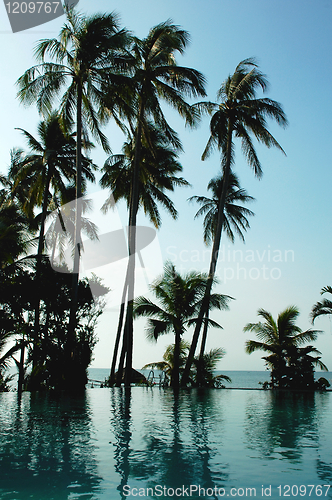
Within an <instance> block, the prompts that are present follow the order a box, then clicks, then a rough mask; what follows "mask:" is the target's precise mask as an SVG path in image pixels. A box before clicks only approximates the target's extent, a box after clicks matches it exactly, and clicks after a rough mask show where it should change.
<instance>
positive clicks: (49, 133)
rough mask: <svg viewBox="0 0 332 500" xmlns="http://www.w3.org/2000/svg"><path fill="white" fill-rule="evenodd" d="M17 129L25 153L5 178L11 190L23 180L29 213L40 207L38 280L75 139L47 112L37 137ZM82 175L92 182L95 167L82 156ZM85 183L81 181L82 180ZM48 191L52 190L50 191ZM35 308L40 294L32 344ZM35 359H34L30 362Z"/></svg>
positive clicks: (69, 176)
mask: <svg viewBox="0 0 332 500" xmlns="http://www.w3.org/2000/svg"><path fill="white" fill-rule="evenodd" d="M18 130H20V131H21V132H22V133H23V135H24V137H25V138H26V140H27V143H28V146H29V149H30V151H29V153H28V154H26V155H25V156H24V157H23V159H22V161H21V162H15V163H14V164H12V165H11V168H10V169H9V174H8V175H9V177H10V178H12V179H13V181H14V185H13V191H14V194H15V190H16V189H17V190H19V189H20V184H21V183H24V185H25V187H26V188H27V198H26V200H25V202H24V204H23V210H24V211H25V212H26V213H27V214H32V213H33V211H34V207H35V206H40V207H41V213H40V215H39V216H38V217H37V218H36V219H38V222H39V224H40V228H39V238H38V250H37V260H36V277H35V279H36V281H37V282H38V280H39V275H40V266H41V255H42V253H43V251H44V233H45V220H46V216H47V210H48V206H49V203H50V200H51V198H52V195H53V197H54V195H56V194H57V193H62V194H64V193H65V192H66V189H67V186H66V182H67V183H68V182H72V181H73V180H74V178H75V162H76V142H75V140H74V138H73V136H72V135H70V134H67V133H64V132H63V130H62V129H61V126H60V121H59V115H58V113H56V112H53V113H51V114H50V115H49V116H48V118H47V119H45V120H43V121H41V122H40V123H39V125H38V135H39V139H37V138H35V137H34V136H33V135H31V134H30V133H29V132H27V131H26V130H23V129H18ZM82 167H83V169H82V170H83V175H84V178H85V177H86V178H88V179H89V180H90V181H94V175H93V172H92V169H96V166H95V165H94V164H93V163H92V161H91V160H89V159H88V158H86V157H83V158H82ZM84 180H85V179H84ZM84 185H85V182H84ZM50 191H53V193H52V194H51V193H50ZM36 290H38V287H36ZM39 309H40V297H38V296H37V297H36V308H35V345H37V344H38V337H39V329H40V327H39ZM35 362H36V359H34V364H35Z"/></svg>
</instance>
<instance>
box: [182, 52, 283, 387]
mask: <svg viewBox="0 0 332 500" xmlns="http://www.w3.org/2000/svg"><path fill="white" fill-rule="evenodd" d="M267 87H268V82H267V79H266V77H265V76H264V75H263V73H261V71H260V70H259V69H258V66H257V63H256V61H255V60H254V59H245V60H243V61H241V62H240V63H239V64H238V66H237V67H236V69H235V72H234V73H233V75H230V76H229V77H228V78H227V79H226V80H225V81H224V82H223V84H222V85H221V87H220V89H219V91H218V94H217V97H218V99H219V101H220V102H219V103H216V104H214V103H199V104H197V107H198V108H199V109H200V110H203V109H205V110H207V111H208V112H209V113H210V114H212V118H211V122H210V138H209V140H208V143H207V145H206V148H205V150H204V152H203V155H202V159H203V160H204V159H206V158H207V157H208V156H209V155H210V154H211V152H212V150H213V149H214V148H217V149H218V150H219V151H220V152H221V169H222V175H223V189H222V192H221V195H220V198H219V205H218V219H217V224H216V229H215V234H214V240H213V247H212V253H211V262H210V269H209V282H208V285H207V287H206V293H205V298H204V301H203V303H202V309H201V311H200V314H199V318H200V319H199V321H198V322H197V325H196V329H195V333H194V336H193V341H192V345H191V349H190V353H189V356H188V361H187V366H186V368H185V371H184V374H183V384H184V385H185V384H186V378H187V376H188V373H189V370H190V365H191V363H192V360H193V357H194V354H195V350H196V346H197V342H198V337H199V334H200V330H201V327H202V322H203V318H204V316H205V314H206V311H207V308H208V302H209V293H210V289H211V283H212V279H213V277H214V274H215V271H216V266H217V261H218V252H219V248H220V241H221V233H222V229H223V221H224V209H225V203H226V197H227V190H228V186H229V177H230V173H231V167H232V165H234V163H235V154H234V153H235V144H234V138H239V139H240V141H241V146H242V151H243V153H244V155H245V157H246V159H247V162H248V163H249V166H250V167H251V168H252V169H253V171H254V174H255V175H256V176H257V177H261V176H262V167H261V164H260V161H259V159H258V156H257V153H256V150H255V148H254V144H253V137H254V138H256V139H257V141H258V142H260V143H262V144H264V145H265V146H267V147H268V148H270V147H272V146H274V147H277V148H278V149H279V150H281V151H283V149H282V147H281V146H280V144H279V143H278V142H277V141H276V139H275V138H274V137H273V135H272V134H271V133H270V132H269V131H268V129H267V123H266V118H271V119H273V120H275V121H276V122H277V123H278V124H279V125H281V126H283V127H284V126H286V125H287V119H286V116H285V113H284V112H283V109H282V106H281V105H280V104H279V103H278V102H276V101H273V100H272V99H268V98H257V90H259V89H260V90H262V91H263V92H265V91H266V89H267Z"/></svg>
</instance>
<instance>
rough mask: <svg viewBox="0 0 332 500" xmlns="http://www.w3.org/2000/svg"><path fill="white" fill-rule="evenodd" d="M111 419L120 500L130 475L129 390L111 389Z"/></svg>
mask: <svg viewBox="0 0 332 500" xmlns="http://www.w3.org/2000/svg"><path fill="white" fill-rule="evenodd" d="M111 401H112V410H113V411H112V417H111V424H112V428H113V432H114V434H115V439H116V442H115V451H114V460H115V470H116V472H118V473H119V474H120V477H121V481H120V484H119V486H118V487H117V490H118V491H120V496H121V498H122V499H124V498H126V496H125V495H124V492H123V487H124V486H125V485H127V484H128V478H129V474H130V463H129V455H130V449H129V444H130V440H131V436H132V433H131V430H130V427H131V413H130V411H131V388H130V387H127V388H125V389H122V388H119V389H118V388H116V389H115V388H113V389H111Z"/></svg>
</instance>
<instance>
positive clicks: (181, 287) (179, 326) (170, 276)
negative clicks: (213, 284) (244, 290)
mask: <svg viewBox="0 0 332 500" xmlns="http://www.w3.org/2000/svg"><path fill="white" fill-rule="evenodd" d="M206 280H207V276H206V275H204V274H200V273H197V272H190V273H187V274H186V275H184V276H181V275H180V274H179V273H178V272H177V271H176V269H175V266H174V264H172V263H171V262H166V264H165V266H164V275H163V276H162V277H160V278H159V279H157V280H156V281H155V282H154V283H153V284H152V285H151V291H152V292H153V293H154V295H155V296H156V298H157V299H158V302H159V304H160V305H159V304H155V303H153V302H152V301H151V300H149V299H147V298H145V297H138V298H137V299H135V301H134V316H135V317H139V316H145V317H148V318H149V319H148V325H147V328H146V333H147V337H148V338H149V339H151V340H157V339H158V337H159V336H160V335H164V334H166V333H170V332H173V333H174V335H175V347H174V368H173V374H172V381H171V385H172V386H173V387H174V388H178V386H179V370H180V341H181V338H182V335H183V334H184V332H185V331H186V329H187V327H189V326H191V325H193V324H195V322H196V321H197V317H196V315H197V312H198V311H199V308H200V306H201V302H202V298H203V296H204V290H205V288H206ZM229 299H230V297H228V296H225V295H221V294H211V300H210V303H209V308H210V309H214V308H217V309H227V307H228V306H227V303H228V300H229ZM206 321H208V323H209V325H210V326H214V327H216V328H221V327H220V325H219V324H218V323H216V322H215V321H213V320H211V319H210V318H207V320H206Z"/></svg>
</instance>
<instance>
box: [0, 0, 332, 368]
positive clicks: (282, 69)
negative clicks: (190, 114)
mask: <svg viewBox="0 0 332 500" xmlns="http://www.w3.org/2000/svg"><path fill="white" fill-rule="evenodd" d="M78 9H79V10H80V11H82V12H84V13H87V14H92V13H96V12H111V11H116V12H117V13H118V14H119V15H120V20H121V25H122V26H125V27H127V28H128V29H130V30H131V31H133V32H134V33H135V35H136V36H138V37H145V36H146V35H147V33H148V31H149V29H150V28H151V27H152V26H154V25H156V24H158V23H160V22H162V21H165V20H166V19H169V18H170V19H172V20H173V21H174V23H175V24H177V25H180V26H182V27H183V28H184V29H186V30H187V31H188V32H189V33H190V36H191V43H190V46H189V47H188V49H187V51H186V53H185V55H184V56H183V57H180V58H178V63H179V64H182V65H186V66H188V67H193V68H195V69H197V70H199V71H201V72H202V73H203V74H204V75H205V77H206V79H207V92H208V97H207V99H208V100H211V101H215V99H216V93H217V90H218V89H219V87H220V85H221V83H222V82H223V81H224V80H225V79H226V78H227V76H228V75H229V74H231V73H233V72H234V70H235V67H236V66H237V64H238V63H239V62H240V61H241V60H243V59H246V58H248V57H255V58H256V59H257V61H258V64H259V68H260V69H261V71H262V72H263V73H265V74H266V75H267V78H268V80H269V82H270V87H269V90H268V92H267V94H266V96H267V97H270V98H271V99H274V100H276V101H278V102H280V103H281V104H282V106H283V109H284V111H285V113H286V115H287V118H288V121H289V126H288V127H287V128H286V129H282V128H280V127H278V126H277V125H276V124H274V123H272V122H270V123H269V130H270V131H271V132H272V133H273V135H274V136H275V137H276V139H277V140H278V142H279V143H280V144H281V146H282V147H283V149H284V151H285V152H286V155H283V154H282V153H281V152H280V151H278V150H276V149H275V150H273V149H267V148H264V147H262V146H259V145H258V146H257V152H258V156H259V158H260V161H261V164H262V167H263V172H264V175H263V178H262V179H261V180H258V179H257V178H255V177H254V174H253V172H252V171H251V170H250V167H249V166H248V165H247V164H246V162H245V159H244V158H243V156H242V153H241V147H240V144H238V143H236V142H235V145H236V150H235V151H236V161H235V171H236V173H237V175H238V176H239V179H240V183H241V186H242V187H243V188H245V189H246V190H247V192H248V194H250V195H251V196H253V197H254V198H255V199H256V201H255V202H254V203H253V204H251V205H250V206H249V208H250V209H251V210H253V211H254V212H255V217H253V218H251V220H250V225H251V228H250V230H248V232H247V234H246V238H245V239H246V242H245V244H243V243H242V242H241V241H239V240H236V242H235V244H232V243H231V242H230V241H229V240H227V238H226V236H224V237H223V239H222V243H221V252H220V258H219V264H218V277H219V281H220V282H219V285H218V286H217V287H216V289H215V290H216V291H218V292H220V293H224V294H226V295H229V296H231V297H233V298H234V300H231V301H230V307H229V310H228V311H222V312H219V311H218V312H213V313H211V317H212V318H213V319H215V320H216V321H218V322H219V323H220V324H221V325H222V326H223V329H222V330H212V329H211V330H210V332H209V335H208V342H207V348H208V349H210V348H215V347H223V348H224V349H225V350H226V355H225V357H224V358H223V360H221V361H220V363H219V365H218V369H220V370H263V369H264V361H263V360H262V359H261V356H262V353H259V352H257V353H254V354H251V355H250V356H249V355H247V354H246V353H245V350H244V345H245V341H246V340H247V339H249V338H252V336H250V335H249V334H247V333H244V332H243V327H244V326H245V325H246V324H247V323H249V322H251V323H253V322H256V321H258V316H257V311H258V309H260V308H263V309H266V310H267V311H269V312H271V313H272V315H273V316H274V317H277V315H278V314H279V313H280V312H281V311H283V310H284V309H285V308H286V307H288V306H289V305H296V306H297V307H298V308H299V310H300V316H299V318H298V325H299V326H300V327H301V328H302V329H303V330H307V329H308V328H312V325H311V323H310V318H309V315H310V311H311V308H312V306H313V305H314V304H315V303H316V302H317V301H318V300H320V299H321V295H320V291H321V289H322V287H324V286H326V285H332V272H331V271H332V261H331V208H332V207H331V205H332V203H331V185H332V168H331V167H332V164H331V163H332V161H331V147H330V143H331V133H332V126H331V111H332V100H331V90H332V88H331V82H332V60H331V46H332V43H331V42H332V29H331V23H332V1H331V0H316V1H313V0H305V1H303V0H291V1H289V0H209V1H207V2H202V1H198V0H181V2H179V1H177V0H168V1H167V2H164V1H161V0H154V1H153V2H151V1H147V0H141V1H140V2H137V1H134V0H122V1H121V2H113V1H110V0H108V1H104V0H96V1H94V2H91V1H88V0H80V1H79V3H78ZM63 22H64V17H59V18H58V19H56V20H54V21H51V22H49V23H47V24H44V25H41V26H39V27H36V28H31V29H29V30H26V31H23V32H19V33H15V34H13V33H12V32H11V29H10V24H9V21H8V19H7V16H6V11H5V7H4V5H3V4H1V5H0V54H1V66H2V72H1V75H0V91H1V115H2V120H1V121H0V129H1V133H0V137H1V142H0V172H1V173H5V172H6V171H7V168H8V165H9V162H10V149H11V148H12V147H25V144H24V141H23V138H22V137H21V134H20V133H19V131H17V130H15V127H20V128H23V129H26V130H28V131H29V132H31V133H32V134H35V133H36V126H37V123H38V121H39V120H40V117H39V116H38V113H37V111H36V109H35V108H34V107H33V106H32V107H29V108H26V107H24V106H22V105H21V104H20V103H19V102H18V100H17V99H16V92H17V89H16V87H15V81H16V80H17V78H18V77H19V76H21V75H22V74H23V73H24V71H25V70H26V69H28V68H29V67H30V66H32V65H33V64H34V63H35V61H34V59H33V47H34V45H35V44H36V42H37V41H38V40H40V39H42V38H53V37H55V36H57V34H58V33H59V31H60V28H61V26H62V24H63ZM164 109H165V112H166V113H167V117H168V119H169V122H170V124H171V126H172V127H173V128H175V129H176V130H177V131H178V133H179V135H180V138H181V140H182V142H183V146H184V153H183V154H182V155H181V157H180V161H181V163H182V165H183V176H184V177H185V178H186V179H187V180H188V182H190V184H191V187H187V188H178V189H177V190H176V191H175V192H174V193H172V195H171V198H172V200H173V201H174V203H175V206H176V208H177V210H178V212H179V217H178V219H177V220H176V221H173V220H172V219H171V218H170V217H169V216H168V215H167V214H166V213H164V212H162V217H163V222H162V226H161V229H160V230H159V231H158V234H157V237H156V238H155V241H154V243H153V246H152V247H151V248H150V249H146V250H145V251H142V256H143V260H144V259H145V260H144V262H145V265H146V269H145V270H142V269H141V270H140V271H139V272H140V278H139V280H138V281H139V282H141V283H142V290H143V291H142V292H141V288H139V290H138V292H139V293H144V294H148V291H147V286H145V289H144V280H145V276H146V275H147V276H148V279H149V280H150V279H151V277H154V276H155V275H157V274H158V273H160V272H162V262H165V261H166V260H167V259H171V260H172V261H173V262H174V264H175V265H176V267H177V269H178V270H179V271H181V272H187V271H189V270H192V269H195V270H197V271H204V270H205V271H206V270H207V268H208V266H209V259H210V254H209V248H208V247H206V246H205V245H204V243H203V238H202V234H203V231H202V220H201V219H196V220H194V215H195V213H196V211H197V208H196V207H195V206H194V205H193V204H189V203H188V201H187V199H188V198H189V197H190V196H193V195H206V194H207V191H206V186H207V184H208V182H209V180H210V179H211V178H212V177H215V176H216V175H217V174H218V173H219V171H220V161H219V159H220V158H219V154H218V153H217V152H216V153H214V154H213V155H211V157H210V158H209V159H208V160H206V161H205V162H202V161H201V154H202V152H203V150H204V147H205V145H206V142H207V140H208V137H209V119H208V118H204V119H203V120H202V122H201V124H200V126H199V127H198V128H197V129H196V130H189V129H188V128H186V127H185V126H184V124H183V122H182V121H181V119H180V118H179V117H178V116H177V115H176V114H175V112H173V111H171V110H169V109H167V108H166V107H165V108H164ZM104 131H105V133H106V134H107V136H108V138H109V141H110V144H111V147H112V151H113V152H114V153H119V152H120V150H121V146H122V141H123V137H122V135H121V133H120V131H119V130H118V129H117V128H116V127H115V125H114V124H112V123H110V124H109V125H108V126H107V127H106V128H105V130H104ZM92 156H93V159H94V160H95V162H96V163H97V164H98V165H99V166H100V167H102V165H103V163H104V161H105V160H106V155H105V153H104V152H103V151H102V149H101V148H100V147H97V148H96V149H95V150H94V152H93V154H92ZM98 191H99V187H98V185H95V186H90V188H89V192H90V193H91V195H93V196H94V197H95V199H99V198H100V196H101V195H100V194H99V193H98ZM93 193H94V194H93ZM96 217H97V219H98V220H99V217H100V216H99V215H97V214H96ZM126 217H127V216H126V213H125V210H124V207H123V206H121V205H120V206H119V207H118V210H117V211H116V212H110V213H109V214H108V215H107V218H105V219H104V220H103V222H100V224H101V227H104V229H103V230H104V231H107V230H111V228H112V229H114V228H117V227H121V224H122V225H125V224H126ZM139 223H140V224H142V225H149V224H148V221H147V220H146V219H145V218H144V216H143V215H142V214H140V217H139ZM144 252H145V253H144ZM121 265H123V262H122V264H120V263H119V264H112V266H113V267H112V268H110V269H106V268H103V267H99V268H98V269H96V270H95V272H96V274H98V275H99V276H101V277H102V278H105V280H108V281H109V286H110V288H112V291H111V292H110V294H109V296H110V306H109V307H107V310H106V311H105V312H104V314H103V316H102V317H101V319H100V322H99V325H98V328H97V335H98V338H99V342H98V344H97V346H96V348H95V351H94V358H95V359H94V361H93V364H92V366H94V367H103V368H107V367H109V366H110V362H111V356H112V349H113V343H114V338H115V331H116V324H117V314H118V310H117V308H116V302H119V300H118V297H119V292H118V291H117V290H118V289H117V287H116V286H115V281H116V278H115V276H116V275H117V274H118V271H119V272H120V267H121ZM104 267H105V266H104ZM112 280H113V281H112ZM331 321H332V320H331V319H330V318H328V317H325V318H318V319H317V320H316V322H315V325H314V328H316V329H319V330H322V331H323V333H321V334H320V335H319V337H318V340H317V341H316V342H315V346H316V347H317V348H318V349H319V350H320V351H321V352H322V361H323V362H324V363H325V364H326V365H327V366H328V368H329V369H330V370H332V349H331V347H332V325H331ZM144 327H145V320H144V319H141V320H139V321H137V322H136V323H135V331H134V358H133V359H134V361H133V364H134V367H135V368H137V369H139V368H141V367H142V366H143V365H144V364H146V363H148V362H152V361H159V360H160V359H161V358H162V354H163V352H164V349H165V346H167V345H168V344H170V343H172V342H174V338H173V337H172V336H171V335H167V336H165V337H162V338H160V339H159V340H158V342H157V344H151V343H150V342H148V341H147V340H146V338H145V333H144ZM191 334H192V332H191V331H188V332H187V333H186V335H185V338H186V339H187V340H190V338H191Z"/></svg>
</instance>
